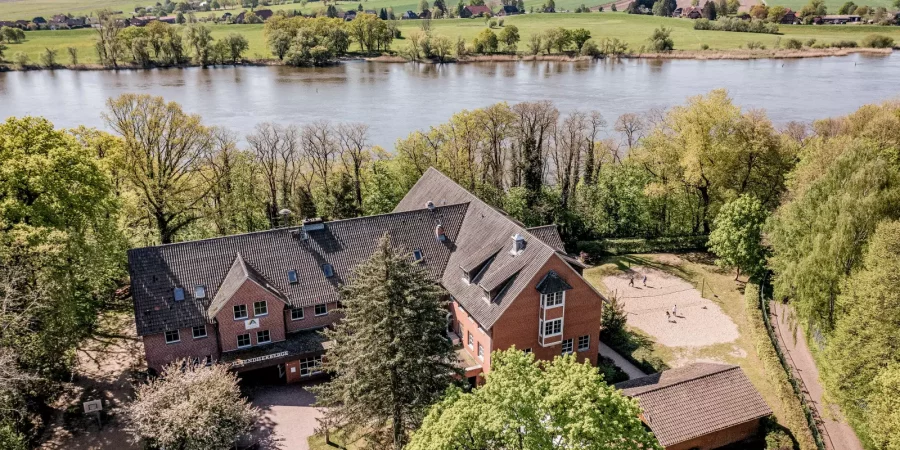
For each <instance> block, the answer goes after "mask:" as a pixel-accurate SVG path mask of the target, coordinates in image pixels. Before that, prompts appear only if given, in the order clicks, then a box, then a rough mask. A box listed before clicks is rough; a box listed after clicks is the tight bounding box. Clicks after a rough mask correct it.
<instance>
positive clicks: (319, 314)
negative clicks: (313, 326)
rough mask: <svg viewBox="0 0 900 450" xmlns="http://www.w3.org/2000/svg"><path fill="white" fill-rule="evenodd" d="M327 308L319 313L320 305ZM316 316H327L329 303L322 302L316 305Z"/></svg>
mask: <svg viewBox="0 0 900 450" xmlns="http://www.w3.org/2000/svg"><path fill="white" fill-rule="evenodd" d="M320 306H321V307H322V308H325V312H323V313H319V307H320ZM313 312H314V313H315V315H316V317H321V316H327V315H328V303H320V304H318V305H316V307H315V310H313Z"/></svg>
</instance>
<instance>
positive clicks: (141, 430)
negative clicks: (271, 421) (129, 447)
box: [125, 361, 259, 450]
mask: <svg viewBox="0 0 900 450" xmlns="http://www.w3.org/2000/svg"><path fill="white" fill-rule="evenodd" d="M125 416H126V420H127V423H128V425H127V429H128V431H129V432H130V433H131V435H132V438H133V440H134V442H135V443H139V442H142V441H144V442H147V443H149V444H150V445H152V446H154V447H159V448H172V449H182V450H214V449H222V450H224V449H229V448H233V447H234V442H235V441H236V440H237V439H238V438H239V437H241V436H242V435H243V434H244V433H246V432H248V431H250V429H251V427H252V426H253V424H254V423H255V422H256V420H257V418H258V417H259V411H258V410H257V409H256V408H254V407H252V406H250V403H249V402H248V401H247V399H246V398H243V397H241V390H240V387H239V386H238V384H237V376H236V375H235V374H234V373H232V372H230V371H229V369H228V368H227V367H226V366H224V365H221V364H214V365H211V366H204V365H200V364H191V363H190V362H188V361H176V362H173V363H172V364H170V365H168V366H166V368H165V369H164V371H163V373H162V376H161V377H159V378H155V379H151V380H150V381H149V382H148V383H147V384H145V385H141V386H138V387H137V389H136V390H135V400H134V402H132V403H131V404H129V405H127V406H126V407H125Z"/></svg>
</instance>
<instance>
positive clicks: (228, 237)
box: [128, 202, 470, 252]
mask: <svg viewBox="0 0 900 450" xmlns="http://www.w3.org/2000/svg"><path fill="white" fill-rule="evenodd" d="M468 203H470V202H462V203H453V204H450V205H441V206H435V209H438V208H452V207H455V206H460V205H466V204H468ZM425 209H427V208H422V209H411V210H408V211H396V212H389V213H382V214H373V215H371V216H359V217H351V218H349V219H338V220H330V221H328V222H324V223H325V224H333V223H338V222H342V223H343V222H350V221H354V220H362V219H371V218H373V217H384V216H391V215H400V214H412V213H421V212H422V211H423V210H425ZM301 228H302V226H290V227H282V228H270V229H268V230H258V231H248V232H246V233H236V234H226V235H224V236H213V237H208V238H203V239H191V240H189V241H181V242H170V243H168V244H159V245H148V246H146V247H136V248H132V249H129V250H128V252H133V251H138V250H146V249H150V248H154V249H157V248H164V247H175V246H179V245H187V244H196V243H199V242H210V241H217V240H220V239H231V238H234V237H238V236H251V235H255V234H265V233H276V232H283V231H294V230H300V229H301Z"/></svg>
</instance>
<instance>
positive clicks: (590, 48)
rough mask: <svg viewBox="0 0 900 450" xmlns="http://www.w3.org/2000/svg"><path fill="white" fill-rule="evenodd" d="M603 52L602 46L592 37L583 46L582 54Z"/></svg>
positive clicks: (593, 54) (590, 54) (597, 54)
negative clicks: (601, 50)
mask: <svg viewBox="0 0 900 450" xmlns="http://www.w3.org/2000/svg"><path fill="white" fill-rule="evenodd" d="M601 54H602V53H601V52H600V46H598V45H597V43H596V42H594V41H593V40H592V39H591V40H588V41H587V42H585V43H584V45H583V46H581V55H582V56H600V55H601Z"/></svg>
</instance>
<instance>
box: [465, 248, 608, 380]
mask: <svg viewBox="0 0 900 450" xmlns="http://www.w3.org/2000/svg"><path fill="white" fill-rule="evenodd" d="M551 270H552V271H555V272H556V273H557V274H559V275H560V276H561V277H562V278H563V279H565V281H566V282H567V283H568V284H569V285H570V286H572V289H570V290H568V291H566V294H565V303H564V305H563V306H560V307H556V308H549V309H548V310H547V314H546V317H547V318H548V319H554V318H558V317H562V318H563V327H562V336H561V337H560V338H559V339H558V340H557V342H556V343H554V344H552V345H546V346H542V345H541V343H540V339H539V336H538V330H539V328H540V325H539V323H540V322H539V319H540V317H541V294H540V293H539V292H538V291H537V289H536V286H537V284H538V283H539V282H540V281H541V279H543V277H544V276H545V275H546V274H547V273H548V272H549V271H551ZM601 308H602V297H600V294H598V293H597V292H596V291H595V290H594V289H593V288H592V287H591V286H590V284H588V283H587V282H586V281H585V280H584V279H583V278H581V277H580V276H579V275H578V274H577V273H576V272H575V271H574V270H573V269H572V268H571V267H569V265H568V263H566V262H565V261H563V260H562V259H561V258H559V257H558V256H555V255H554V256H552V257H551V258H550V259H549V260H548V261H547V263H546V264H544V266H543V267H542V268H541V270H539V271H538V273H537V275H536V276H535V277H534V279H532V280H531V281H530V282H529V286H528V287H527V288H525V290H523V291H522V293H521V294H520V295H519V296H518V297H517V298H516V299H515V300H513V302H512V304H511V305H509V307H508V308H507V309H506V311H505V312H504V313H503V315H502V316H501V317H500V318H499V319H498V320H497V322H496V323H495V324H494V326H493V328H492V329H491V330H490V331H485V330H483V329H482V328H481V327H479V326H478V323H477V322H475V321H474V320H473V319H472V318H471V316H469V314H467V313H466V311H465V310H463V309H462V308H461V307H460V306H459V304H457V303H456V302H451V308H450V309H451V313H452V315H453V324H452V327H453V329H454V331H455V332H457V333H458V334H459V337H460V340H461V343H462V346H463V349H465V350H466V352H468V353H469V355H471V356H472V358H474V359H475V360H476V361H479V362H480V363H481V366H482V368H483V371H484V373H488V372H490V368H491V361H490V352H491V351H493V350H506V349H509V348H510V347H512V346H515V347H516V348H517V349H519V350H530V351H531V352H533V353H534V355H535V357H536V358H537V359H541V360H552V359H553V358H554V357H556V356H557V355H561V354H562V342H563V341H564V340H567V339H571V340H572V350H573V352H574V353H575V355H576V356H577V358H578V360H579V361H584V360H589V361H590V362H591V364H593V365H596V364H597V354H598V352H599V341H600V314H601ZM469 333H471V334H472V338H473V345H471V346H470V345H469ZM582 336H586V337H587V341H588V343H589V344H588V348H587V349H585V350H581V351H579V349H578V342H579V339H578V338H579V337H582ZM479 344H480V345H481V346H482V347H483V349H484V357H483V359H482V358H479V357H478V345H479Z"/></svg>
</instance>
